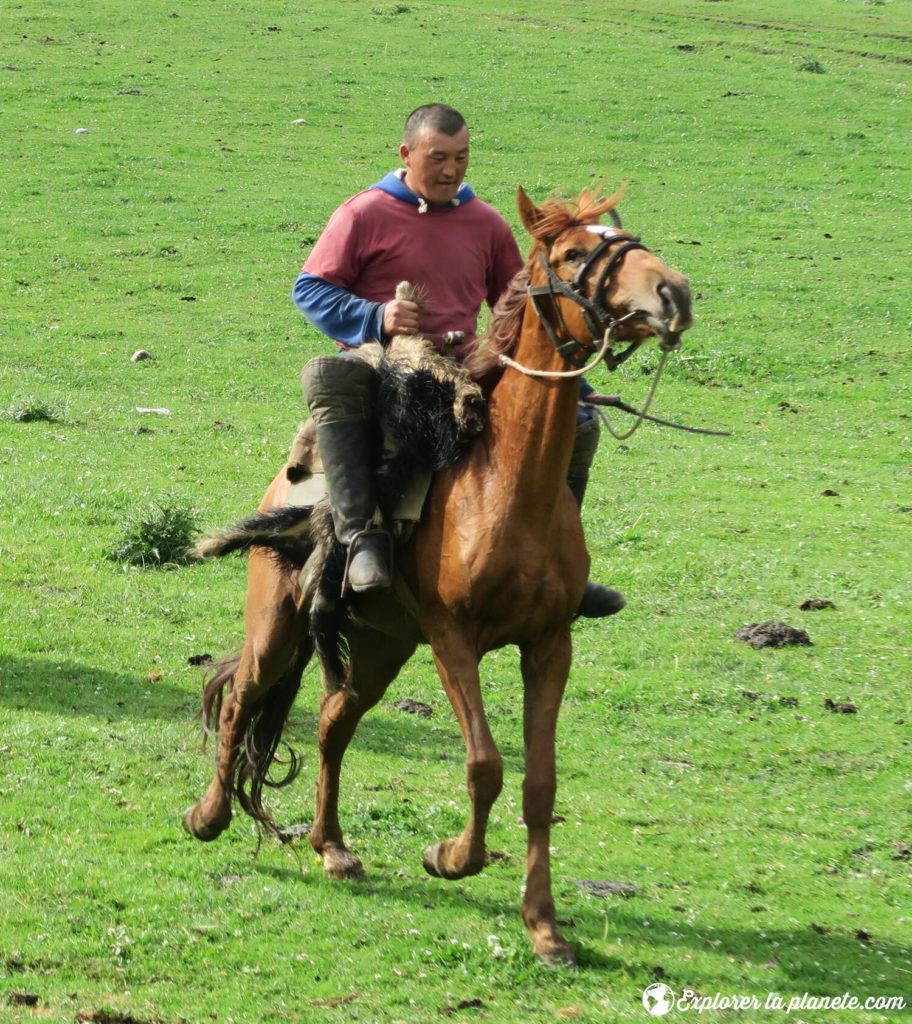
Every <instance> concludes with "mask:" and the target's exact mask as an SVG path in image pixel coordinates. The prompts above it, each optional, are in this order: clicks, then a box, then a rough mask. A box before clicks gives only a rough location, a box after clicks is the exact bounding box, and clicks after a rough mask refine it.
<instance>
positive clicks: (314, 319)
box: [291, 270, 384, 348]
mask: <svg viewBox="0 0 912 1024" xmlns="http://www.w3.org/2000/svg"><path fill="white" fill-rule="evenodd" d="M291 297H292V298H293V299H294V303H295V305H296V306H297V307H298V309H300V310H301V312H302V313H303V314H304V316H306V317H307V319H308V320H309V321H310V322H311V323H312V324H313V325H314V327H316V328H317V330H318V331H322V333H323V334H325V335H326V336H327V337H329V338H332V339H333V340H334V341H338V342H340V343H341V344H343V345H346V346H348V347H349V348H357V347H358V345H362V344H363V343H364V342H365V341H374V340H375V341H379V340H380V337H381V336H382V334H383V311H384V304H383V303H382V302H370V301H368V300H367V299H360V298H358V296H357V295H353V294H352V293H351V292H350V291H347V290H346V289H345V288H342V287H340V286H339V285H335V284H330V282H329V281H324V280H323V278H322V277H317V276H316V275H315V274H308V273H306V272H305V271H303V270H302V271H301V273H300V274H299V275H298V279H297V281H295V286H294V290H293V291H292V293H291Z"/></svg>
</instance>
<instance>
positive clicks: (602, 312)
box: [528, 210, 649, 370]
mask: <svg viewBox="0 0 912 1024" xmlns="http://www.w3.org/2000/svg"><path fill="white" fill-rule="evenodd" d="M611 215H612V219H613V220H614V222H615V225H616V227H617V228H620V220H619V219H618V217H617V215H616V214H615V213H614V211H613V210H612V211H611ZM603 230H604V231H605V232H611V234H606V235H605V237H603V238H602V241H601V242H599V244H598V245H597V246H596V247H595V248H594V249H593V250H592V251H591V252H590V253H589V254H588V255H587V256H586V259H585V260H584V262H583V264H582V266H581V267H580V268H579V269H578V270H577V272H576V273H575V274H574V275H573V278H572V279H571V280H569V281H565V280H564V279H563V278H562V277H558V276H557V274H555V273H554V270H553V268H552V267H551V264H550V263H549V262H548V259H547V257H546V256H545V254H544V253H543V252H542V251H541V250H539V253H538V259H539V262H540V263H541V265H542V268H543V269H544V271H545V274H546V275H547V278H548V283H547V284H541V285H529V287H528V293H529V298H530V299H531V300H532V305H533V307H534V308H535V312H536V313H537V314H538V317H539V319H540V320H541V322H542V324H543V326H544V328H545V330H546V331H547V332H548V336H549V337H550V338H551V341H552V342H554V347H555V348H556V349H557V351H558V353H559V354H560V355H562V356H563V357H564V359H566V360H567V361H568V362H569V363H571V364H572V365H573V366H576V367H581V366H584V365H585V364H586V359H587V358H588V356H589V355H590V354H591V352H592V347H591V344H589V345H587V344H586V343H585V342H582V341H579V340H578V339H577V338H574V337H573V335H572V334H571V333H570V330H569V328H568V327H567V324H566V322H565V321H564V318H563V316H562V315H561V311H560V306H559V305H558V303H557V299H558V298H565V299H570V300H571V301H572V302H575V303H576V304H577V305H578V306H579V307H580V309H581V310H582V311H583V319H584V320H585V321H586V327H587V328H588V329H589V332H590V335H591V339H590V341H591V340H592V339H595V338H601V337H603V336H604V335H605V334H606V332H610V331H611V330H612V329H613V328H614V327H615V326H616V325H617V324H618V323H620V320H619V318H618V317H615V316H613V315H612V314H611V312H610V311H609V310H608V309H607V308H606V307H605V304H604V302H603V301H602V295H603V294H604V289H605V285H606V284H607V283H608V281H609V280H610V278H611V275H612V274H614V272H615V271H616V270H617V269H618V267H619V266H620V264H621V261H622V260H623V259H624V257H625V256H626V255H627V253H628V252H630V251H631V250H632V249H646V246H645V245H643V244H642V242H640V240H639V238H636V237H635V236H633V235H622V234H618V233H617V232H616V231H614V230H613V229H611V228H604V229H603ZM618 242H620V243H621V244H620V245H619V246H618V248H617V249H616V250H615V251H614V252H613V253H612V254H611V257H610V258H609V260H608V262H607V263H606V264H605V266H604V268H603V269H602V272H601V274H599V277H598V281H597V282H596V284H595V288H593V289H592V292H591V298H590V297H589V296H588V295H586V293H585V290H584V289H585V284H586V280H587V278H588V277H589V275H590V273H591V271H592V268H593V266H594V264H595V262H596V260H598V259H599V257H600V256H602V255H603V253H604V252H605V251H606V250H607V249H609V248H611V246H613V245H618ZM646 251H647V252H648V251H649V250H648V249H646ZM549 310H550V311H551V312H552V314H556V317H557V320H558V321H559V322H558V328H557V330H556V329H555V327H554V325H553V324H552V322H551V319H550V318H549V315H548V314H549ZM630 315H635V313H634V314H628V316H630ZM624 319H626V317H625V318H624ZM558 332H560V333H558ZM561 335H564V336H563V337H561ZM639 345H640V342H639V340H637V341H634V342H632V343H631V344H630V345H629V346H628V347H627V348H626V349H624V351H623V352H620V353H618V354H617V355H615V354H614V353H612V352H609V351H606V352H605V354H604V356H603V362H604V363H605V364H606V366H607V367H608V369H609V370H615V369H617V367H618V366H620V365H621V363H623V362H624V360H625V359H627V358H628V357H629V356H631V355H633V353H634V352H635V351H636V350H637V348H638V347H639Z"/></svg>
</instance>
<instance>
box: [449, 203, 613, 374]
mask: <svg viewBox="0 0 912 1024" xmlns="http://www.w3.org/2000/svg"><path fill="white" fill-rule="evenodd" d="M600 191H601V189H596V190H595V191H594V192H590V190H589V189H587V188H584V189H583V190H582V192H580V194H579V196H578V198H577V199H576V200H567V199H560V198H554V199H546V200H545V201H544V202H543V203H542V205H541V206H540V207H539V208H538V218H537V219H536V221H535V223H534V224H533V225H532V227H531V228H529V231H530V233H531V235H532V237H533V239H534V242H533V244H532V248H531V250H530V251H529V257H528V259H527V260H526V263H525V266H524V267H523V268H522V270H520V271H519V273H518V274H517V275H516V277H514V278H513V280H512V281H511V282H510V283H509V285H507V289H506V291H505V292H504V293H503V295H501V297H500V299H499V300H498V302H497V304H496V305H495V306H494V309H493V310H492V313H493V316H492V318H491V323H490V325H489V326H488V329H487V331H485V333H484V335H482V337H481V338H480V339H479V343H478V347H477V348H476V349H475V351H474V352H472V353H471V355H469V356H468V357H467V358H466V360H465V362H464V363H463V365H464V367H465V368H466V370H468V372H469V375H470V376H471V377H472V378H473V380H477V381H478V382H479V384H481V386H482V388H483V389H484V391H485V393H486V394H490V392H491V390H492V389H493V387H494V385H495V384H496V383H497V381H498V380H500V375H501V373H502V372H503V364H502V363H501V361H500V357H501V356H502V355H512V353H513V350H514V349H515V348H516V343H517V342H518V341H519V331H520V328H521V327H522V318H523V313H524V311H525V308H526V298H527V295H528V293H527V290H526V289H527V287H528V285H529V279H530V277H531V274H532V261H533V259H534V258H535V255H536V253H537V252H538V250H539V249H544V248H545V247H546V244H547V243H548V242H550V241H552V240H553V239H555V238H556V237H557V236H558V235H559V234H560V233H561V232H562V231H566V230H567V228H570V227H574V226H575V225H577V224H597V223H598V221H599V218H600V217H602V215H603V214H605V213H607V212H608V211H609V210H613V209H614V208H615V207H616V206H617V204H618V203H619V202H620V201H621V198H622V197H623V195H624V187H623V186H622V187H621V188H619V189H618V190H617V191H616V192H614V193H613V194H612V195H610V196H605V197H603V198H601V199H600V198H599V192H600Z"/></svg>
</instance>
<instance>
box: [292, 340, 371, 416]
mask: <svg viewBox="0 0 912 1024" xmlns="http://www.w3.org/2000/svg"><path fill="white" fill-rule="evenodd" d="M375 387H376V383H375V378H374V371H373V369H372V367H371V366H370V364H369V363H367V362H365V361H364V360H362V359H358V358H352V357H350V356H349V355H348V353H343V354H341V355H337V356H316V357H315V358H314V359H311V360H310V362H309V363H308V364H307V365H306V366H305V367H304V369H303V370H302V371H301V388H302V390H303V392H304V398H305V399H306V401H307V405H308V406H309V408H310V412H311V415H312V416H313V418H314V420H315V421H316V422H317V423H318V424H320V423H338V422H340V421H344V420H364V419H369V418H370V417H371V415H372V414H373V409H374V390H375Z"/></svg>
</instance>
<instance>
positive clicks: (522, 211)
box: [516, 185, 542, 237]
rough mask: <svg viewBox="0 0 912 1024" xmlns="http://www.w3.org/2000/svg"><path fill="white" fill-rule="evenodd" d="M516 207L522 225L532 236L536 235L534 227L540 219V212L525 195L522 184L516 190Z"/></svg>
mask: <svg viewBox="0 0 912 1024" xmlns="http://www.w3.org/2000/svg"><path fill="white" fill-rule="evenodd" d="M516 208H517V209H518V210H519V219H520V221H521V222H522V226H523V227H524V228H525V229H526V231H528V232H529V234H530V235H532V236H533V237H537V235H536V230H535V229H536V228H537V227H538V225H539V224H540V223H541V221H542V212H541V210H539V208H538V207H537V206H536V205H535V204H534V203H533V202H532V200H531V199H530V198H529V197H528V196H527V195H526V191H525V189H524V188H523V187H522V185H520V186H519V188H517V190H516Z"/></svg>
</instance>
